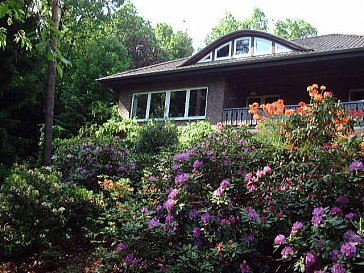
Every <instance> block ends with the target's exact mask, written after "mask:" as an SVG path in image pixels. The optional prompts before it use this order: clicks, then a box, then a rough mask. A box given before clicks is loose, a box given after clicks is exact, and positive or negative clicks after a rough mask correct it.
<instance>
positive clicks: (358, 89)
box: [349, 88, 364, 101]
mask: <svg viewBox="0 0 364 273" xmlns="http://www.w3.org/2000/svg"><path fill="white" fill-rule="evenodd" d="M359 92H364V88H355V89H349V101H358V100H351V94H352V93H359ZM359 101H361V100H359Z"/></svg>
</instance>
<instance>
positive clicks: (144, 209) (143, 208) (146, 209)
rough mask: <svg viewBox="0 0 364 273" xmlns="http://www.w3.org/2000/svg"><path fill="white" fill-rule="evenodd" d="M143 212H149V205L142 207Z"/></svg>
mask: <svg viewBox="0 0 364 273" xmlns="http://www.w3.org/2000/svg"><path fill="white" fill-rule="evenodd" d="M140 211H141V212H142V213H143V214H146V213H148V211H149V210H148V208H147V207H142V209H141V210H140Z"/></svg>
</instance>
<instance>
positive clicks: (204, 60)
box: [197, 51, 212, 63]
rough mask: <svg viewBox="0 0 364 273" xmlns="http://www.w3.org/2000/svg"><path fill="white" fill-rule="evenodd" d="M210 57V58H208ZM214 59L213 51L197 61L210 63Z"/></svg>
mask: <svg viewBox="0 0 364 273" xmlns="http://www.w3.org/2000/svg"><path fill="white" fill-rule="evenodd" d="M206 58H208V59H206ZM211 61H212V51H211V52H210V53H209V54H207V55H206V56H205V57H203V58H202V59H201V60H199V61H198V62H197V63H208V62H211Z"/></svg>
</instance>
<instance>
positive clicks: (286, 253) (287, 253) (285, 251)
mask: <svg viewBox="0 0 364 273" xmlns="http://www.w3.org/2000/svg"><path fill="white" fill-rule="evenodd" d="M281 254H282V258H283V259H287V258H288V257H289V256H291V255H292V254H293V248H292V247H291V246H286V247H285V248H283V249H282V252H281Z"/></svg>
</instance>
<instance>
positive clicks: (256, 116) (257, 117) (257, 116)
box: [253, 114, 262, 120]
mask: <svg viewBox="0 0 364 273" xmlns="http://www.w3.org/2000/svg"><path fill="white" fill-rule="evenodd" d="M253 119H254V120H261V119H262V118H261V116H260V115H259V114H254V115H253Z"/></svg>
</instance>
